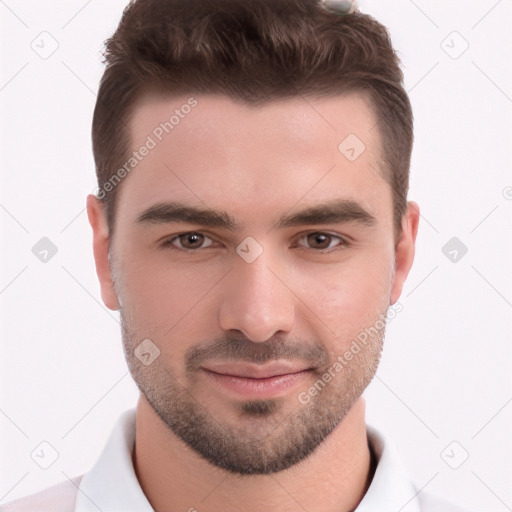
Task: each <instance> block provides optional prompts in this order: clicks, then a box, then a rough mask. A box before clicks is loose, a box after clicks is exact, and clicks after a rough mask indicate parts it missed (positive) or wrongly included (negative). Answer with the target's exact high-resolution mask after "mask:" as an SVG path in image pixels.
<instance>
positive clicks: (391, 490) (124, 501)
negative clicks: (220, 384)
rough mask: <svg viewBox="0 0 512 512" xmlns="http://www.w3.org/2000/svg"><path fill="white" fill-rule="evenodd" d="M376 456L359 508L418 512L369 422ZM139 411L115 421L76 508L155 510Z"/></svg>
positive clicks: (91, 511) (388, 445)
mask: <svg viewBox="0 0 512 512" xmlns="http://www.w3.org/2000/svg"><path fill="white" fill-rule="evenodd" d="M367 433H368V439H369V442H370V445H371V447H372V449H373V451H374V453H375V455H376V457H377V461H378V463H377V469H376V471H375V475H374V477H373V480H372V483H371V485H370V488H369V489H368V492H367V493H366V495H365V496H364V498H363V500H362V501H361V503H360V504H359V506H358V507H357V509H356V510H355V512H390V511H397V510H400V512H420V509H419V504H418V498H417V491H416V488H415V487H414V485H413V484H412V482H411V480H410V479H409V477H408V476H407V473H406V471H405V470H404V468H403V466H402V464H401V462H400V460H399V458H398V454H397V452H396V449H395V447H394V446H393V444H392V442H391V441H390V440H389V439H387V438H385V437H384V436H383V435H382V434H381V433H380V432H379V431H377V429H375V428H374V427H371V426H369V425H368V426H367ZM134 442H135V409H130V410H128V411H125V412H124V413H123V414H122V415H121V417H120V418H119V420H118V422H117V423H116V425H115V427H114V429H113V431H112V433H111V434H110V438H109V439H108V441H107V444H106V445H105V448H104V449H103V452H102V453H101V455H100V457H99V459H98V460H97V462H96V464H95V465H94V466H93V467H92V468H91V470H90V471H88V472H87V473H85V475H84V476H83V478H82V480H81V482H80V487H79V490H78V494H77V499H76V505H75V512H98V511H101V512H132V511H133V512H153V509H152V508H151V505H150V503H149V501H148V499H147V498H146V496H145V495H144V492H143V491H142V488H141V487H140V484H139V482H138V480H137V476H136V474H135V470H134V468H133V463H132V449H133V446H134Z"/></svg>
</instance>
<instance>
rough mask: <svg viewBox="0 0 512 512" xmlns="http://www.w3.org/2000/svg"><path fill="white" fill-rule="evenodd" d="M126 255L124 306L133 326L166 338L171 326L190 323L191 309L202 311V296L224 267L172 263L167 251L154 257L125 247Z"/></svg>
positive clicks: (121, 276) (121, 278)
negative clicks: (166, 256) (167, 258)
mask: <svg viewBox="0 0 512 512" xmlns="http://www.w3.org/2000/svg"><path fill="white" fill-rule="evenodd" d="M123 254H129V255H130V257H126V256H125V257H123V256H121V258H120V265H119V266H118V272H117V278H116V281H117V282H118V284H119V286H118V287H117V288H118V295H119V296H120V301H121V306H122V308H123V310H124V311H125V312H126V314H127V315H129V318H130V322H131V324H132V326H133V327H134V328H137V329H141V328H147V330H148V331H151V333H152V335H153V336H155V337H157V338H162V337H165V336H166V335H167V333H169V330H170V329H172V332H174V331H175V330H176V329H175V328H174V326H178V324H179V325H181V324H182V323H185V324H187V322H188V321H190V317H189V316H188V315H189V314H190V313H191V312H197V311H201V307H202V301H201V298H202V297H203V296H204V295H205V294H206V293H207V292H208V290H209V289H210V288H212V286H213V285H214V284H215V282H216V281H218V280H219V278H218V277H217V274H218V272H221V270H222V269H215V268H210V267H211V266H209V267H208V268H204V266H201V265H197V266H188V267H186V266H184V265H179V264H178V265H176V264H170V263H169V262H168V261H166V258H165V254H164V253H162V254H161V255H157V256H156V257H155V254H145V253H144V251H140V250H139V252H136V250H133V251H126V250H125V252H123ZM219 275H221V274H219ZM182 319H184V320H186V322H183V321H182ZM168 336H171V333H169V334H168Z"/></svg>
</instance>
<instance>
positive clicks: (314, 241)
mask: <svg viewBox="0 0 512 512" xmlns="http://www.w3.org/2000/svg"><path fill="white" fill-rule="evenodd" d="M304 239H305V240H306V245H305V247H307V248H309V249H318V250H319V251H323V250H330V249H336V248H337V247H343V246H346V245H348V244H347V243H346V242H345V240H343V238H341V237H340V236H337V235H331V234H330V233H319V232H317V233H310V234H308V235H305V236H304V237H302V238H301V240H304ZM302 247H304V245H302Z"/></svg>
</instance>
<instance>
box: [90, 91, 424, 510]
mask: <svg viewBox="0 0 512 512" xmlns="http://www.w3.org/2000/svg"><path fill="white" fill-rule="evenodd" d="M189 98H190V96H181V97H165V96H162V95H157V94H152V95H146V96H144V97H143V98H142V99H141V100H140V101H139V102H138V103H137V105H136V106H135V109H134V114H133V117H132V120H131V123H132V124H131V128H132V141H131V143H132V147H133V149H134V150H135V149H136V148H139V147H140V146H141V145H142V144H144V143H145V141H147V137H148V136H149V135H151V134H154V130H155V128H156V127H158V126H159V124H160V123H161V122H163V121H165V120H166V119H168V118H169V115H171V114H172V112H173V111H174V110H175V109H179V108H180V107H181V106H182V105H183V104H185V103H187V101H188V100H189ZM194 99H195V100H197V106H195V107H194V109H193V110H191V112H190V113H189V114H187V115H186V116H183V118H180V122H179V124H177V125H176V126H174V128H173V129H172V131H170V133H169V134H165V135H164V137H163V138H162V141H158V140H157V139H155V140H157V142H158V143H157V144H156V147H154V148H153V149H151V151H150V152H149V154H148V155H147V156H145V157H144V158H143V159H142V161H140V163H138V165H137V166H136V168H135V169H134V170H133V171H131V173H130V174H129V175H128V176H127V177H126V178H124V180H123V182H122V183H121V185H118V186H120V187H121V188H120V189H119V191H118V193H119V196H118V203H117V210H116V226H115V232H114V234H113V235H112V236H110V234H109V230H108V226H107V222H106V218H105V214H104V211H103V209H102V205H101V203H100V202H99V201H98V200H97V199H96V198H95V197H94V196H89V197H88V201H87V208H88V215H89V220H90V223H91V225H92V228H93V232H94V255H95V260H96V267H97V273H98V277H99V280H100V284H101V293H102V298H103V301H104V303H105V304H106V306H107V307H109V308H111V309H113V310H120V312H121V319H122V326H123V346H124V349H125V355H126V359H127V363H128V366H129V368H130V371H131V374H132V376H133V378H134V380H135V382H136V383H137V385H138V386H139V389H140V390H141V396H140V400H139V403H138V406H137V420H136V426H137V433H136V447H135V451H134V454H133V459H134V466H135V469H136V472H137V476H138V478H139V481H140V482H141V486H142V488H143V490H144V492H145V494H146V496H147V497H148V499H149V501H150V502H151V504H152V506H153V508H155V510H162V511H163V510H169V509H170V508H169V507H171V506H172V509H173V510H174V509H175V510H188V509H190V508H191V507H196V508H197V510H199V511H200V512H202V511H219V512H220V511H224V512H225V511H228V510H240V509H241V508H243V509H244V510H246V511H251V512H252V511H260V510H261V511H263V510H268V509H269V507H273V508H274V509H278V510H282V511H286V510H297V507H298V505H297V502H298V503H299V504H300V505H301V506H302V507H304V508H305V509H306V510H308V511H331V510H332V511H336V512H340V511H349V510H353V509H354V508H355V507H356V506H357V504H358V503H359V502H360V500H361V499H362V497H363V496H364V493H365V492H366V490H367V488H368V485H369V483H370V481H371V477H372V465H371V458H370V451H369V449H368V444H367V439H366V430H365V419H364V418H365V416H364V401H363V398H362V397H361V394H362V393H363V391H364V389H365V388H366V386H367V385H368V383H369V382H370V380H371V379H372V377H373V375H374V374H375V371H376V370H377V366H378V361H379V358H380V354H381V350H382V345H383V340H384V334H385V324H384V322H383V321H382V319H383V318H385V316H386V312H387V309H388V307H389V306H390V305H392V304H394V303H395V302H396V301H397V300H398V298H399V296H400V294H401V291H402V286H403V283H404V281H405V279H406V277H407V274H408V272H409V270H410V268H411V265H412V263H413V259H414V245H415V239H416V234H417V229H418V220H419V208H418V205H417V204H416V203H414V202H409V203H408V209H407V212H406V214H405V215H404V218H403V221H402V227H403V231H402V233H401V235H400V237H399V238H398V239H395V236H394V233H393V218H392V212H393V209H392V199H391V198H392V196H391V189H390V186H389V184H388V183H387V182H386V181H385V180H384V179H383V178H382V172H379V170H380V171H382V170H381V169H380V167H379V165H380V162H381V161H382V156H381V141H380V136H379V133H378V130H377V129H375V128H374V127H375V124H376V119H375V117H374V115H373V113H372V112H371V110H370V108H369V105H368V103H367V102H366V100H365V98H364V97H363V96H360V95H357V94H351V95H346V96H336V97H330V98H309V99H307V100H306V98H301V97H297V98H293V99H290V100H286V101H285V100H280V101H276V102H273V103H269V104H266V105H262V106H258V107H249V106H247V105H244V104H241V103H237V102H234V101H233V100H231V99H229V98H227V97H224V96H214V95H196V96H194ZM350 134H355V135H357V137H358V138H359V139H360V140H361V141H363V143H364V145H365V150H364V151H363V152H362V153H361V154H360V156H359V157H358V158H357V159H355V160H354V161H350V160H349V159H347V158H346V156H345V155H344V154H342V152H340V151H339V149H338V146H339V144H340V143H341V142H342V141H343V140H344V139H345V138H346V137H347V136H348V135H350ZM153 138H155V137H153ZM332 200H350V201H353V202H356V203H357V204H358V205H360V206H361V207H362V208H364V209H365V210H366V211H367V212H368V213H370V214H371V215H372V216H373V218H374V222H373V224H372V225H370V224H368V223H367V224H365V223H363V222H358V221H357V220H349V221H344V222H328V221H322V222H316V223H313V224H311V223H305V222H300V223H297V224H295V225H291V226H285V227H279V226H274V227H273V224H274V223H275V221H276V220H278V219H279V218H280V217H281V216H283V215H291V214H293V213H296V212H298V211H299V210H303V209H306V208H310V207H314V206H318V205H321V204H325V202H327V201H332ZM170 201H176V202H177V201H179V202H180V203H184V204H186V205H188V206H194V207H197V208H209V209H215V210H219V211H224V212H226V214H228V215H229V216H230V217H232V218H233V219H234V221H235V222H236V226H234V227H233V229H227V228H225V227H219V226H207V225H205V224H204V223H198V222H195V221H187V222H183V221H180V222H176V221H175V222H161V221H156V220H155V218H154V215H153V217H152V219H153V220H152V221H149V220H146V221H143V222H141V221H139V220H138V218H139V217H140V216H141V214H142V213H143V212H145V211H147V210H148V209H150V208H151V207H153V206H155V205H159V204H162V203H168V202H170ZM160 220H161V219H160ZM185 233H189V236H178V235H183V234H185ZM190 233H192V235H190ZM194 234H195V236H194ZM329 235H330V236H329ZM247 237H252V239H253V240H254V241H255V242H256V244H255V243H254V242H252V241H251V242H250V244H252V245H250V246H249V245H244V244H243V243H242V242H244V241H245V240H246V238H247ZM244 243H246V242H244ZM237 247H238V248H239V249H240V247H242V248H245V249H248V254H251V255H255V254H257V253H255V252H254V251H256V249H259V250H262V252H261V254H259V255H258V256H257V257H256V258H255V259H254V260H253V261H252V262H250V263H249V262H247V261H246V260H245V259H243V258H242V257H241V255H240V254H242V253H241V252H239V253H237ZM326 250H327V251H330V252H325V251H326ZM321 251H324V252H321ZM370 327H375V329H374V331H373V332H374V334H373V336H370V337H369V338H368V340H367V342H366V343H365V344H364V345H361V346H360V349H361V350H359V351H358V352H357V353H356V351H355V350H353V357H351V358H350V360H346V359H345V360H344V363H343V364H342V365H338V366H337V367H335V366H334V365H335V363H336V361H339V359H337V358H338V356H340V355H343V354H344V353H345V352H346V351H347V350H349V349H350V348H351V343H352V342H353V341H354V340H355V339H357V336H358V335H359V334H360V333H361V332H364V331H365V329H366V330H367V329H368V328H370ZM143 340H151V342H150V345H149V347H150V349H149V352H151V353H152V354H153V355H155V354H157V352H155V350H157V351H159V353H158V357H156V358H155V359H154V361H152V362H151V364H143V363H142V362H141V360H140V359H139V358H138V357H137V356H136V353H137V347H138V346H139V344H140V343H141V342H142V341H143ZM145 343H148V342H145ZM144 346H145V347H146V348H147V346H146V345H144ZM145 352H146V353H147V352H148V350H147V349H146V350H145ZM276 361H277V362H281V363H283V364H284V363H286V364H288V365H290V368H292V369H293V370H298V369H306V370H307V371H305V372H304V373H302V374H301V375H300V377H299V378H297V380H296V381H295V382H294V383H293V385H292V386H291V387H289V388H288V389H283V390H280V391H279V392H274V393H273V394H272V393H271V394H270V395H265V394H261V395H260V394H258V392H256V393H253V394H252V395H251V396H245V395H242V394H239V393H237V392H236V391H233V390H232V389H228V388H226V387H225V386H223V385H221V384H219V383H218V380H217V379H216V378H214V376H212V374H211V373H209V372H208V371H206V370H207V369H210V370H211V369H212V368H215V365H216V364H230V363H231V362H233V363H242V362H243V363H244V364H246V365H247V366H250V368H251V369H254V368H264V367H268V365H269V364H272V363H275V362H276ZM265 365H267V366H265ZM329 369H330V374H331V378H330V379H328V380H329V381H328V382H327V384H326V385H325V386H322V387H321V389H320V390H319V391H318V390H317V392H316V393H315V392H314V391H312V392H309V391H308V390H311V387H312V386H313V385H314V384H315V382H317V381H318V379H321V378H322V376H325V375H326V372H329ZM336 369H337V371H336ZM291 371H292V370H290V372H291ZM326 380H327V379H326ZM301 393H302V395H300V394H301ZM304 393H306V394H307V396H309V400H308V401H307V403H304V400H302V401H301V400H299V396H302V397H304V396H305V395H304ZM312 490H315V491H314V492H313V491H312Z"/></svg>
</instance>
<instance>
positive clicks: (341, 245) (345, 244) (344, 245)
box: [162, 231, 351, 254]
mask: <svg viewBox="0 0 512 512" xmlns="http://www.w3.org/2000/svg"><path fill="white" fill-rule="evenodd" d="M184 235H203V236H204V237H206V238H208V239H210V240H212V239H211V238H210V237H209V236H208V235H206V234H204V233H201V232H200V231H185V232H184V233H179V234H178V235H175V236H173V237H172V238H170V239H169V240H166V241H165V242H164V243H163V244H162V247H164V248H170V249H173V250H178V251H183V252H190V253H192V252H199V251H200V250H201V249H203V250H204V249H207V248H208V247H210V246H207V247H205V248H201V247H199V248H196V249H186V248H181V247H176V246H175V245H174V244H173V242H174V241H175V240H179V238H180V237H182V236H184ZM310 235H327V236H329V237H331V238H333V239H337V240H339V242H340V243H339V244H338V245H336V246H335V247H334V248H330V249H313V248H310V247H305V246H299V248H301V249H310V250H312V251H314V252H315V253H320V254H325V253H330V252H333V251H336V250H341V249H344V248H348V247H350V245H351V243H350V242H349V241H348V240H347V239H346V238H344V237H342V236H340V235H335V234H333V233H329V232H326V231H311V232H309V233H306V234H304V235H302V236H301V237H300V238H299V241H300V240H302V239H304V238H307V237H308V236H310ZM212 242H213V240H212Z"/></svg>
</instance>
